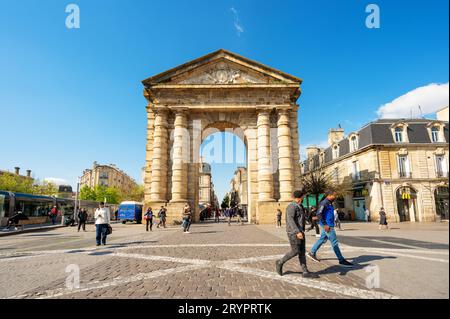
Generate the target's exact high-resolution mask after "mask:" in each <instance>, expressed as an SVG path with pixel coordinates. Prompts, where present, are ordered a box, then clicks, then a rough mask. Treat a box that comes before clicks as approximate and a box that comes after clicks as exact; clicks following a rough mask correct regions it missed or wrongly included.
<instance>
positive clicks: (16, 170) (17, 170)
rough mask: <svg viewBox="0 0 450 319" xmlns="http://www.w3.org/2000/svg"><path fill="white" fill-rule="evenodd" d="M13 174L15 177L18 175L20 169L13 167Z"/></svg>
mask: <svg viewBox="0 0 450 319" xmlns="http://www.w3.org/2000/svg"><path fill="white" fill-rule="evenodd" d="M14 172H15V174H16V175H19V172H20V167H17V166H16V167H14Z"/></svg>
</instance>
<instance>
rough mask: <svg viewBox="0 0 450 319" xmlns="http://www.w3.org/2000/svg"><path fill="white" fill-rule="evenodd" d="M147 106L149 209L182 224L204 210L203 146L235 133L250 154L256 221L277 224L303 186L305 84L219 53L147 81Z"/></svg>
mask: <svg viewBox="0 0 450 319" xmlns="http://www.w3.org/2000/svg"><path fill="white" fill-rule="evenodd" d="M142 83H143V84H144V96H145V97H146V99H147V101H148V104H147V115H148V125H147V132H148V134H147V153H146V170H145V204H146V206H149V205H150V206H152V207H153V208H159V206H164V205H167V208H168V220H169V221H177V220H180V219H181V208H182V206H183V205H184V204H185V203H186V202H188V203H190V205H191V206H192V207H193V208H195V209H196V210H197V207H198V165H199V162H200V161H199V152H200V145H201V143H202V141H203V140H204V139H205V138H206V137H207V136H208V135H210V134H212V133H214V132H215V131H224V130H232V131H233V133H234V134H236V135H238V136H239V137H240V138H242V140H243V141H244V143H245V145H246V149H247V161H248V162H247V170H248V209H249V219H250V222H256V223H265V222H271V221H272V219H273V214H274V211H275V210H276V208H278V207H284V206H285V205H286V204H287V203H288V202H289V201H290V200H291V195H292V192H293V190H294V189H295V188H296V187H299V186H300V185H299V176H300V167H299V151H298V149H299V145H298V128H297V110H298V105H297V103H296V102H297V99H298V98H299V96H300V93H301V91H300V84H301V80H300V79H299V78H297V77H294V76H292V75H289V74H286V73H284V72H281V71H278V70H276V69H273V68H270V67H268V66H265V65H263V64H260V63H258V62H255V61H252V60H249V59H247V58H245V57H242V56H239V55H237V54H235V53H232V52H229V51H226V50H219V51H216V52H213V53H211V54H208V55H205V56H203V57H201V58H198V59H196V60H193V61H190V62H188V63H185V64H182V65H180V66H178V67H175V68H173V69H170V70H167V71H165V72H162V73H160V74H158V75H155V76H153V77H150V78H148V79H146V80H144V81H142Z"/></svg>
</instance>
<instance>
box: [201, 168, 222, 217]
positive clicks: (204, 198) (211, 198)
mask: <svg viewBox="0 0 450 319" xmlns="http://www.w3.org/2000/svg"><path fill="white" fill-rule="evenodd" d="M198 173H199V180H198V185H199V193H198V198H199V205H200V206H207V205H211V207H212V208H215V207H217V206H218V204H217V203H218V200H217V196H216V193H215V190H214V183H213V182H212V176H211V165H209V164H208V163H203V162H200V163H199V172H198Z"/></svg>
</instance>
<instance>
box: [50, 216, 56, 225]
mask: <svg viewBox="0 0 450 319" xmlns="http://www.w3.org/2000/svg"><path fill="white" fill-rule="evenodd" d="M50 219H51V220H52V225H55V224H56V216H54V215H52V216H51V217H50Z"/></svg>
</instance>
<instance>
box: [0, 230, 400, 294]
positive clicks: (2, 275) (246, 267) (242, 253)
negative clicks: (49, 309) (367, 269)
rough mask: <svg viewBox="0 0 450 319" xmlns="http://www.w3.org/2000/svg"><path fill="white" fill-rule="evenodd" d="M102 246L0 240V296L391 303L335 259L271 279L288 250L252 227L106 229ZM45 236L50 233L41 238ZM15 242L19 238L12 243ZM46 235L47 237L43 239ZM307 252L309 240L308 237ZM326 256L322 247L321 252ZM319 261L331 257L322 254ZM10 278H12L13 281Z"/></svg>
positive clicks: (289, 267) (76, 237)
mask: <svg viewBox="0 0 450 319" xmlns="http://www.w3.org/2000/svg"><path fill="white" fill-rule="evenodd" d="M113 227H114V232H113V235H112V236H111V237H110V240H109V242H108V245H107V246H101V247H95V246H93V242H94V239H93V236H94V233H93V231H92V230H91V231H89V232H86V233H76V231H74V229H72V228H63V229H58V230H53V231H52V232H51V233H52V234H53V235H52V236H45V234H41V236H39V234H37V235H38V236H34V237H32V238H30V236H29V235H28V236H25V235H23V236H22V235H17V237H16V239H15V240H13V239H12V238H11V237H14V236H10V237H8V238H6V237H5V238H2V239H1V240H0V242H1V243H2V244H4V245H2V248H5V249H0V283H1V284H2V287H5V289H2V290H0V297H1V298H83V299H84V298H324V297H327V298H371V299H372V298H393V297H396V296H395V295H392V294H390V293H389V292H387V291H383V290H381V289H368V288H366V285H365V281H364V279H363V278H361V277H358V276H356V275H353V274H352V273H351V272H348V271H342V269H341V268H340V267H336V265H335V264H336V261H335V260H333V259H332V258H331V259H330V260H323V261H322V262H321V263H313V262H312V261H310V260H308V263H309V268H310V270H311V271H313V272H316V273H318V274H319V276H320V277H319V278H318V279H304V278H302V276H301V273H300V267H299V264H298V259H297V258H294V259H292V260H291V261H289V262H288V263H287V264H286V265H285V267H284V272H285V275H284V276H282V277H281V276H278V275H277V274H276V273H275V267H274V262H275V260H276V259H277V258H279V257H280V256H281V255H283V254H284V253H286V252H287V251H288V249H289V245H288V244H287V240H286V239H285V238H284V237H285V235H284V236H283V232H282V231H281V230H280V231H278V230H277V231H276V232H274V231H273V229H271V230H270V231H266V230H264V228H263V227H259V226H255V225H243V226H239V225H236V224H233V225H231V226H228V225H227V224H226V223H220V224H213V223H211V224H199V225H196V224H194V225H192V227H191V233H190V234H183V233H182V231H181V229H180V228H179V227H170V228H167V229H155V230H154V231H153V232H149V233H146V232H145V231H144V229H143V226H142V225H120V224H116V225H113ZM46 234H47V235H49V234H50V233H46ZM19 236H22V237H19ZM49 237H51V238H49ZM307 239H308V246H310V245H311V244H312V243H313V242H314V239H313V237H312V238H309V237H307ZM328 250H329V247H328ZM323 255H324V256H327V255H328V256H329V257H334V256H332V255H330V254H329V252H325V249H324V252H323ZM69 265H77V266H78V267H79V269H80V272H79V274H80V284H79V287H78V288H77V287H75V288H73V289H69V288H67V287H66V279H67V277H68V273H67V272H66V267H67V266H69ZM13 274H14V275H13Z"/></svg>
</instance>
